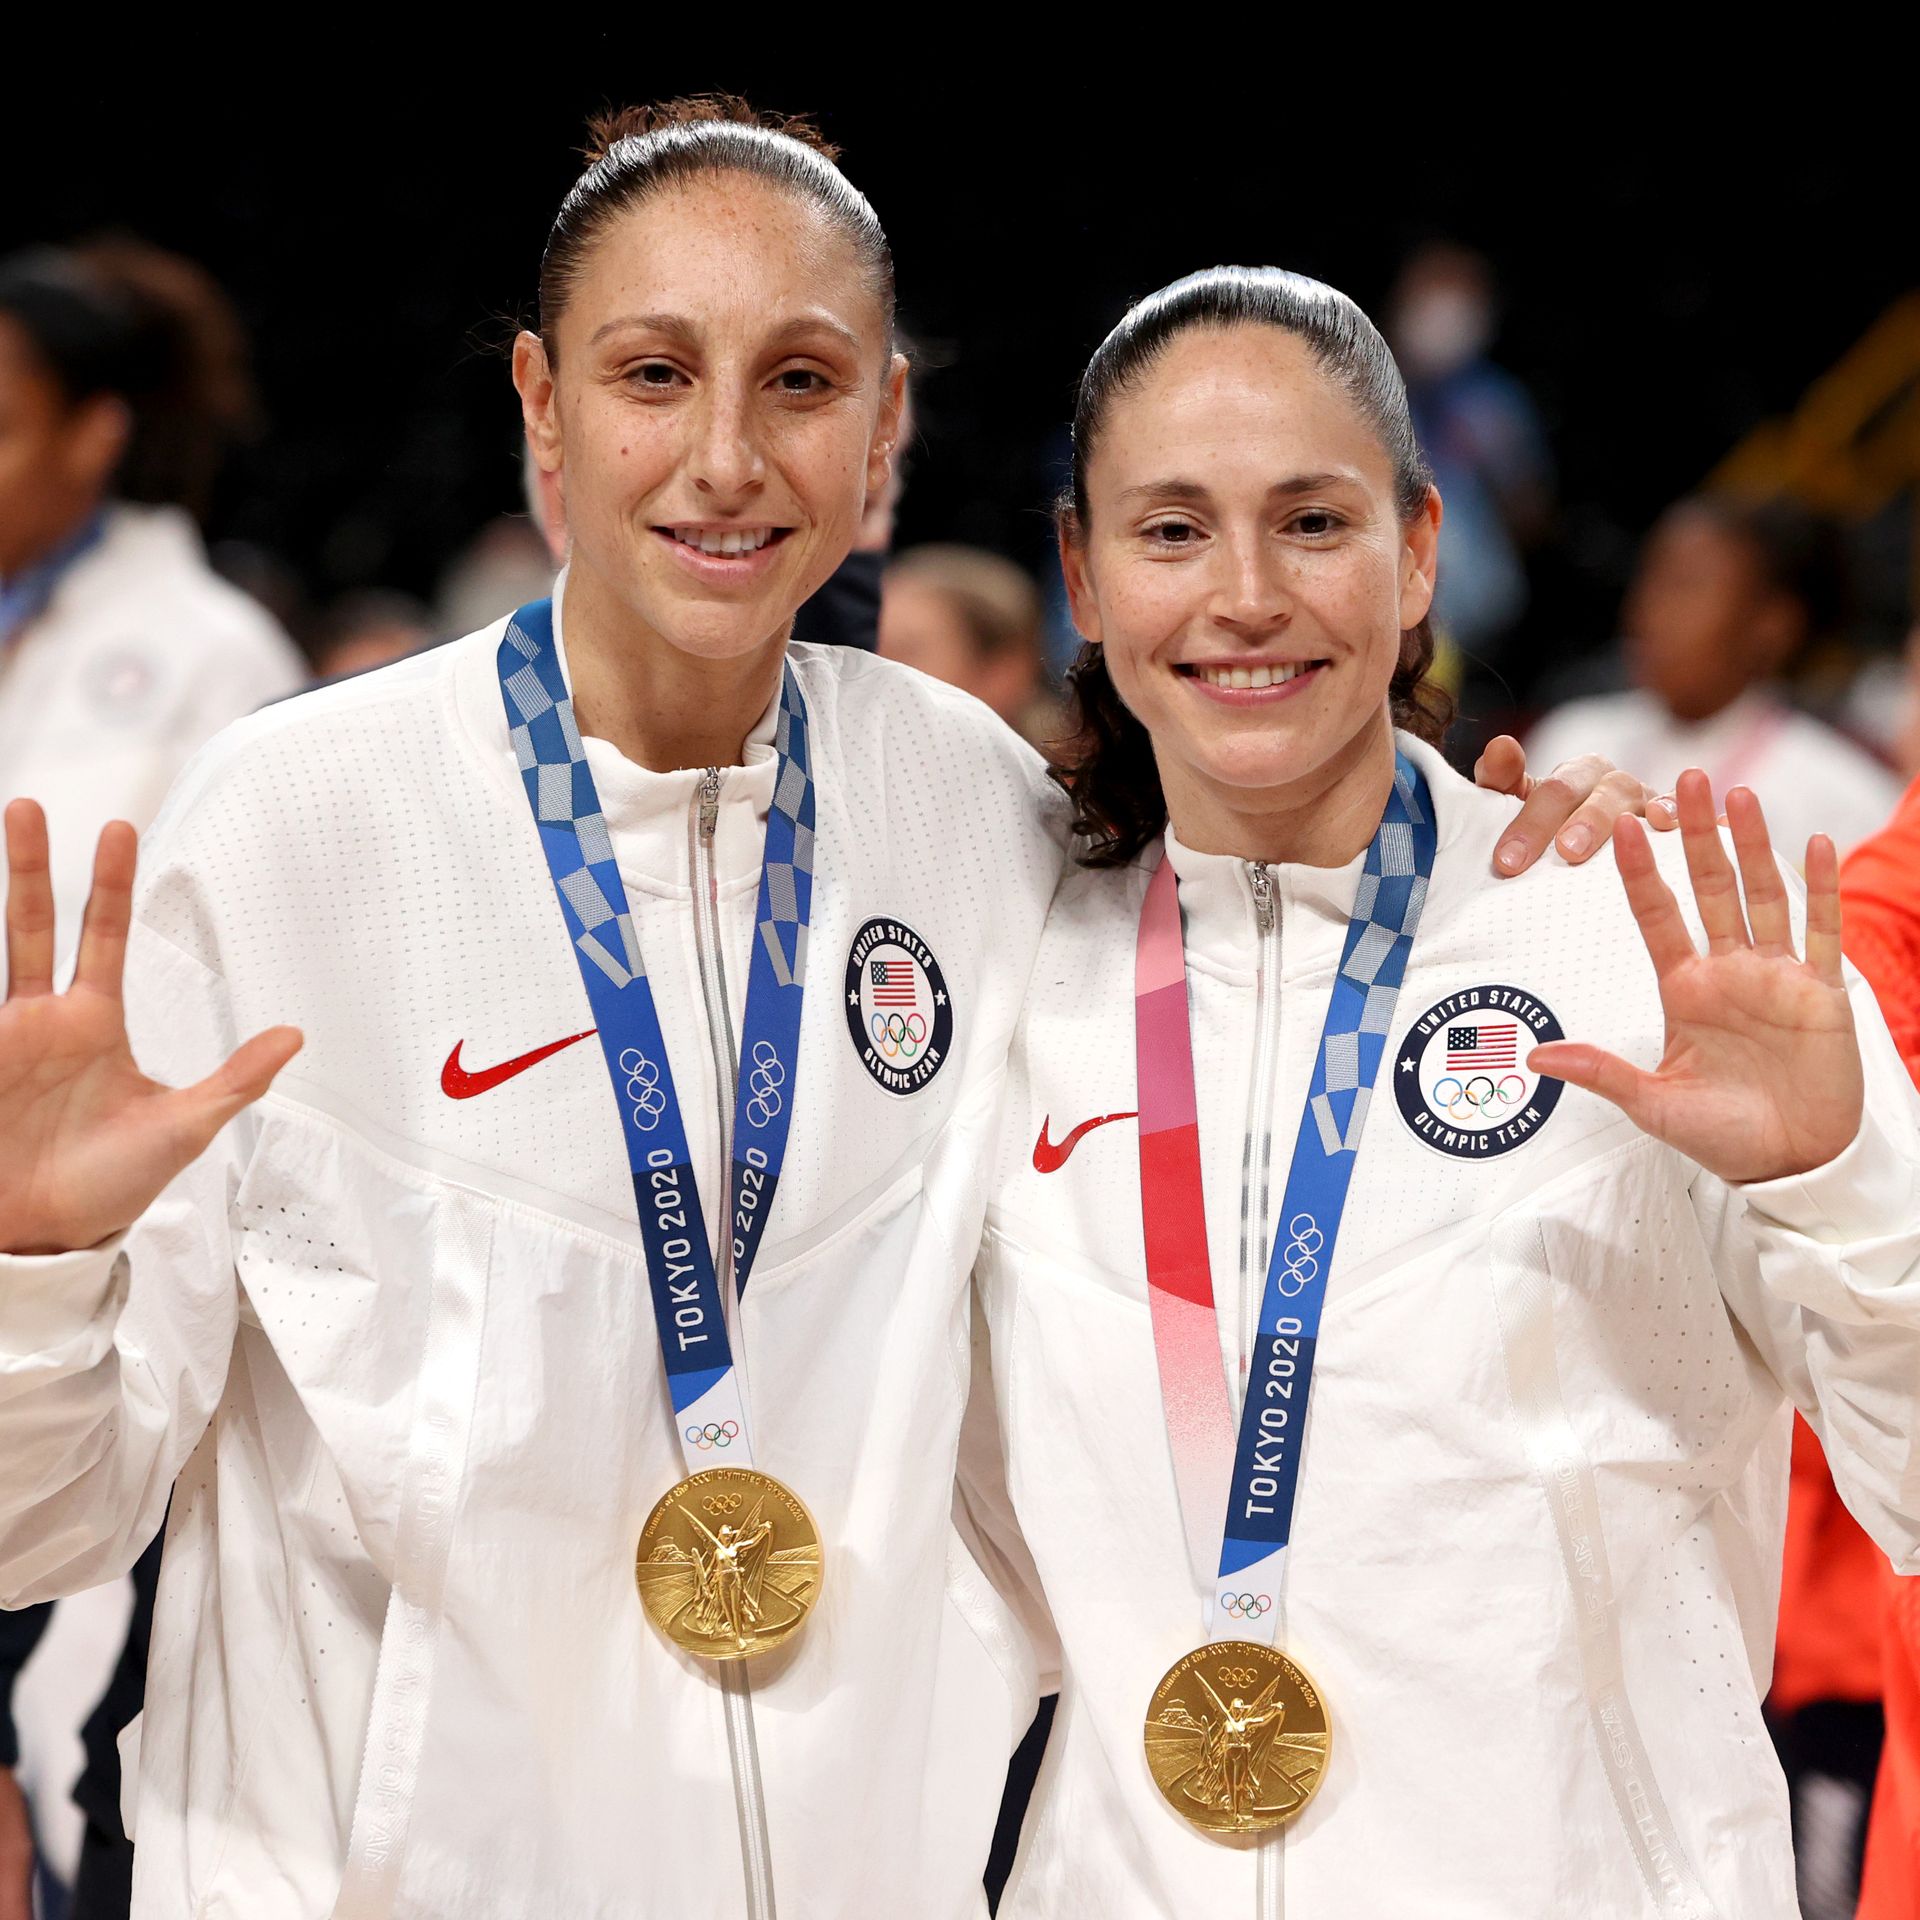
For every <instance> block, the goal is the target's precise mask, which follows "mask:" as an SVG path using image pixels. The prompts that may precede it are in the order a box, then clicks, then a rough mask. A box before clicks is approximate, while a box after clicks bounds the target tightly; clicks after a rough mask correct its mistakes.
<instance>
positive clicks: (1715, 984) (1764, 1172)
mask: <svg viewBox="0 0 1920 1920" xmlns="http://www.w3.org/2000/svg"><path fill="white" fill-rule="evenodd" d="M1677 801H1678V808H1679V814H1680V831H1681V835H1682V838H1683V839H1684V841H1685V844H1686V856H1687V871H1688V874H1689V876H1690V877H1691V879H1692V882H1693V897H1694V902H1695V904H1696V906H1697V907H1698V909H1699V913H1700V921H1701V925H1702V927H1703V928H1704V929H1705V932H1706V936H1707V950H1706V952H1704V953H1702V952H1700V951H1699V950H1698V949H1697V948H1696V947H1695V946H1694V943H1693V938H1692V936H1691V935H1690V934H1689V933H1688V931H1687V927H1686V923H1685V922H1684V921H1683V920H1682V918H1681V916H1680V908H1679V903H1678V902H1677V901H1676V900H1675V899H1674V896H1673V893H1672V891H1671V889H1669V888H1668V886H1667V884H1666V882H1665V881H1664V880H1662V879H1661V877H1660V874H1659V870H1658V868H1657V867H1656V866H1655V864H1654V859H1653V852H1652V849H1651V848H1650V847H1649V846H1648V844H1647V838H1646V834H1645V832H1644V830H1643V829H1642V828H1641V827H1640V825H1639V823H1638V822H1637V821H1634V820H1623V821H1622V822H1621V823H1620V827H1619V830H1618V831H1617V833H1616V835H1615V842H1614V844H1615V858H1616V860H1617V862H1618V864H1619V868H1620V878H1621V880H1622V882H1623V883H1624V884H1625V886H1626V890H1627V899H1628V902H1629V904H1630V905H1631V906H1632V908H1633V914H1634V918H1635V919H1636V920H1637V921H1638V922H1639V925H1640V934H1641V938H1642V939H1643V940H1644V941H1645V942H1646V947H1647V953H1648V955H1649V957H1650V958H1651V959H1652V961H1653V967H1654V972H1655V974H1656V975H1657V976H1658V979H1659V982H1660V1006H1661V1011H1662V1012H1663V1013H1664V1014H1665V1016H1666V1027H1667V1035H1666V1046H1665V1048H1664V1050H1663V1051H1662V1053H1661V1056H1660V1064H1659V1065H1658V1066H1657V1067H1656V1068H1654V1070H1653V1071H1652V1072H1650V1073H1649V1072H1647V1071H1645V1070H1644V1069H1642V1068H1639V1067H1635V1066H1632V1065H1630V1064H1629V1063H1628V1062H1627V1061H1625V1060H1622V1059H1620V1058H1619V1057H1618V1056H1617V1055H1615V1054H1611V1053H1607V1052H1605V1051H1603V1050H1602V1049H1601V1048H1599V1047H1596V1046H1593V1045H1590V1044H1588V1043H1587V1042H1584V1041H1569V1040H1557V1041H1554V1042H1552V1043H1550V1044H1548V1045H1546V1046H1541V1047H1536V1048H1535V1049H1534V1050H1533V1053H1532V1055H1531V1057H1530V1059H1529V1062H1528V1064H1529V1065H1530V1066H1531V1067H1532V1068H1533V1069H1534V1070H1535V1071H1536V1072H1539V1073H1549V1074H1553V1075H1555V1076H1556V1077H1558V1078H1559V1079H1562V1080H1566V1081H1570V1082H1571V1083H1572V1084H1573V1085H1574V1086H1577V1087H1585V1088H1587V1089H1588V1090H1589V1091H1590V1092H1593V1093H1597V1094H1599V1095H1601V1096H1602V1097H1603V1098H1604V1099H1608V1100H1611V1101H1612V1102H1613V1103H1614V1104H1615V1105H1616V1106H1618V1107H1619V1108H1620V1109H1621V1111H1622V1112H1623V1113H1625V1114H1626V1115H1627V1116H1628V1117H1629V1118H1630V1119H1631V1120H1633V1121H1634V1123H1635V1124H1636V1125H1638V1126H1639V1127H1641V1128H1642V1129H1644V1130H1645V1131H1646V1132H1648V1133H1650V1134H1652V1135H1654V1136H1655V1137H1656V1138H1657V1139H1660V1140H1664V1141H1666V1142H1667V1144H1668V1145H1669V1146H1672V1147H1676V1148H1678V1149H1679V1151H1680V1152H1682V1153H1684V1154H1686V1155H1687V1157H1688V1158H1689V1159H1691V1160H1695V1161H1697V1162H1698V1163H1699V1164H1700V1165H1701V1166H1703V1167H1705V1168H1706V1169H1707V1170H1708V1171H1709V1172H1710V1173H1716V1174H1718V1175H1720V1177H1721V1178H1722V1179H1725V1180H1732V1181H1755V1180H1775V1179H1780V1178H1782V1177H1784V1176H1786V1175H1788V1174H1796V1173H1806V1172H1808V1171H1810V1170H1811V1169H1812V1168H1814V1167H1818V1166H1822V1165H1824V1164H1825V1163H1826V1162H1827V1161H1829V1160H1831V1159H1833V1158H1834V1157H1835V1156H1836V1155H1838V1154H1839V1153H1841V1152H1843V1151H1844V1150H1845V1149H1846V1147H1847V1145H1848V1143H1849V1142H1850V1141H1851V1140H1852V1139H1853V1137H1854V1135H1855V1134H1856V1133H1857V1132H1858V1131H1859V1128H1860V1116H1861V1111H1862V1107H1863V1103H1864V1099H1865V1092H1864V1080H1863V1075H1862V1070H1861V1063H1860V1046H1859V1041H1858V1038H1857V1037H1856V1035H1855V1033H1854V1027H1853V1010H1852V1008H1851V1006H1850V1005H1849V1004H1848V1000H1847V992H1846V987H1845V984H1844V982H1843V979H1842V975H1841V970H1840V875H1839V862H1838V859H1837V858H1836V856H1835V854H1834V849H1833V843H1832V841H1830V840H1828V839H1827V838H1826V837H1825V836H1824V835H1822V836H1819V837H1817V838H1815V839H1814V840H1813V841H1812V842H1810V843H1809V845H1808V847H1807V951H1806V956H1805V958H1804V959H1803V958H1801V957H1800V956H1799V955H1798V954H1796V952H1795V951H1794V945H1793V928H1792V924H1791V921H1790V917H1789V912H1788V902H1787V890H1786V887H1785V885H1784V883H1783V882H1782V880H1781V878H1780V869H1779V867H1778V866H1777V865H1776V864H1775V862H1774V858H1773V849H1772V847H1771V846H1770V844H1769V843H1768V839H1767V827H1766V821H1765V819H1764V817H1763V816H1762V814H1761V811H1760V803H1759V801H1758V800H1757V799H1756V798H1755V797H1754V796H1753V794H1752V793H1750V792H1749V791H1748V790H1747V789H1746V788H1744V787H1736V788H1735V789H1734V790H1733V792H1732V793H1730V794H1729V795H1728V796H1727V817H1728V821H1729V824H1730V825H1731V826H1732V829H1733V844H1734V853H1735V855H1736V857H1737V858H1738V861H1739V872H1738V875H1737V876H1736V874H1735V871H1734V864H1733V862H1732V861H1730V860H1729V859H1728V858H1727V853H1726V848H1725V847H1724V846H1723V844H1722V843H1721V839H1720V834H1719V831H1718V829H1717V827H1716V825H1715V821H1714V811H1713V797H1712V791H1711V788H1710V787H1709V785H1708V781H1707V777H1706V775H1705V774H1703V773H1700V772H1697V771H1695V772H1690V773H1687V774H1685V775H1683V776H1682V778H1681V781H1680V785H1679V789H1678V793H1677ZM1743 889H1744V893H1745V900H1744V905H1743V902H1742V892H1743Z"/></svg>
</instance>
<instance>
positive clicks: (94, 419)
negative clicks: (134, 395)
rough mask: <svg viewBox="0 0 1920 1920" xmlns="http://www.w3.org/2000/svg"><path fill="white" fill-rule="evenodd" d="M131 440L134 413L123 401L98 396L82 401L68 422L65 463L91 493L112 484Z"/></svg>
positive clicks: (101, 490)
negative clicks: (66, 462)
mask: <svg viewBox="0 0 1920 1920" xmlns="http://www.w3.org/2000/svg"><path fill="white" fill-rule="evenodd" d="M132 438H133V414H132V411H131V410H130V409H129V408H128V406H127V403H126V402H125V401H124V400H119V399H116V398H114V397H113V396H112V395H111V394H99V395H96V396H95V397H94V398H93V399H91V400H85V401H82V402H81V404H80V405H79V406H78V407H77V408H75V409H74V412H73V416H72V418H71V420H70V421H69V422H68V426H67V434H66V445H67V461H68V465H69V469H70V471H71V472H72V474H73V477H74V479H75V480H76V481H77V482H78V483H79V484H80V485H81V486H82V487H84V488H85V489H86V491H87V492H88V493H90V494H104V493H105V492H106V491H107V490H108V488H109V487H111V486H112V484H113V476H114V474H115V473H116V472H117V471H118V470H119V467H120V462H121V461H122V460H124V459H125V458H126V454H127V442H128V441H129V440H131V439H132Z"/></svg>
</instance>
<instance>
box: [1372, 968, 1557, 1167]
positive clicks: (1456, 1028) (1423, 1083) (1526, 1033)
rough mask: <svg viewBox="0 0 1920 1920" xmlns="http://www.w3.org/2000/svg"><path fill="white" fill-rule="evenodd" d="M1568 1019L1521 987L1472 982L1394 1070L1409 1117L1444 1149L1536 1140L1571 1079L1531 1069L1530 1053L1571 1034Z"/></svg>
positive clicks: (1413, 1030) (1477, 1149) (1466, 1156)
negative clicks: (1566, 1030) (1566, 1025)
mask: <svg viewBox="0 0 1920 1920" xmlns="http://www.w3.org/2000/svg"><path fill="white" fill-rule="evenodd" d="M1565 1038H1566V1035H1565V1034H1564V1033H1563V1032H1562V1031H1561V1028H1560V1022H1559V1021H1558V1020H1556V1019H1555V1018H1554V1016H1553V1014H1552V1013H1551V1012H1549V1011H1548V1009H1547V1008H1546V1007H1544V1006H1542V1005H1541V1004H1540V1002H1539V1001H1538V1000H1536V999H1535V998H1534V997H1533V995H1532V994H1530V993H1523V992H1522V991H1521V990H1520V989H1519V988H1518V987H1467V988H1464V989H1463V990H1462V991H1460V992H1459V993H1450V994H1448V995H1447V997H1446V998H1445V999H1444V1000H1438V1001H1435V1002H1434V1004H1433V1005H1432V1006H1430V1007H1429V1008H1428V1009H1427V1010H1426V1012H1425V1013H1423V1014H1422V1015H1421V1016H1420V1018H1419V1019H1418V1020H1416V1021H1415V1022H1414V1023H1413V1025H1412V1026H1410V1027H1409V1028H1408V1029H1407V1030H1406V1032H1405V1033H1403V1034H1402V1035H1401V1036H1400V1045H1399V1046H1398V1048H1396V1049H1395V1051H1394V1053H1393V1055H1392V1057H1391V1061H1390V1070H1391V1072H1392V1074H1393V1091H1394V1097H1395V1098H1396V1099H1397V1100H1398V1101H1399V1103H1400V1113H1401V1117H1402V1118H1403V1119H1404V1120H1405V1121H1406V1123H1407V1125H1408V1126H1410V1127H1411V1128H1412V1129H1413V1130H1414V1132H1415V1134H1416V1135H1418V1136H1419V1138H1420V1139H1421V1140H1423V1141H1425V1142H1426V1144H1427V1145H1428V1146H1430V1147H1432V1148H1434V1149H1435V1151H1437V1152H1439V1153H1448V1154H1452V1155H1454V1156H1455V1157H1456V1158H1457V1159H1462V1160H1478V1159H1491V1158H1492V1157H1493V1156H1494V1155H1496V1154H1502V1153H1511V1152H1512V1151H1513V1150H1514V1148H1515V1147H1517V1146H1520V1145H1521V1144H1523V1143H1524V1142H1525V1141H1528V1140H1531V1139H1532V1138H1533V1136H1534V1135H1535V1134H1536V1133H1538V1132H1539V1130H1540V1129H1541V1127H1543V1126H1544V1125H1545V1124H1546V1120H1547V1116H1548V1115H1549V1114H1550V1113H1552V1111H1553V1110H1554V1108H1555V1106H1557V1105H1558V1104H1559V1100H1560V1092H1561V1089H1562V1087H1564V1086H1565V1084H1566V1083H1565V1082H1564V1081H1562V1080H1549V1079H1546V1078H1544V1077H1543V1076H1541V1075H1540V1074H1537V1073H1529V1072H1528V1071H1527V1054H1528V1052H1529V1051H1530V1050H1531V1049H1532V1048H1534V1047H1537V1046H1542V1045H1544V1044H1545V1043H1546V1042H1547V1041H1549V1040H1564V1039H1565Z"/></svg>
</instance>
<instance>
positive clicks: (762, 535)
mask: <svg viewBox="0 0 1920 1920" xmlns="http://www.w3.org/2000/svg"><path fill="white" fill-rule="evenodd" d="M792 531H793V529H792V528H791V527H655V528H654V532H655V533H658V534H663V535H665V537H666V538H667V539H669V540H672V541H674V542H675V543H676V544H678V545H680V546H683V547H691V548H692V549H693V550H694V552H695V553H703V554H705V555H706V556H707V557H708V558H709V559H713V560H732V559H737V558H738V557H739V556H740V555H741V554H747V553H758V552H759V551H760V549H761V548H762V547H767V546H772V545H774V544H775V543H776V542H778V541H781V540H784V539H785V538H786V537H787V535H788V534H790V533H791V532H792Z"/></svg>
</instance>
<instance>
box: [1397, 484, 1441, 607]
mask: <svg viewBox="0 0 1920 1920" xmlns="http://www.w3.org/2000/svg"><path fill="white" fill-rule="evenodd" d="M1440 517H1441V507H1440V489H1439V488H1438V487H1429V488H1428V489H1427V497H1426V499H1425V500H1423V501H1422V502H1421V503H1420V505H1419V507H1418V508H1416V509H1415V511H1414V516H1413V518H1412V519H1411V520H1409V521H1408V522H1407V524H1406V529H1405V546H1404V548H1403V549H1402V552H1401V556H1400V631H1401V632H1402V633H1405V632H1407V631H1408V629H1409V628H1412V627H1417V626H1418V625H1419V624H1420V622H1421V621H1422V620H1424V619H1425V618H1426V617H1427V615H1428V614H1429V613H1431V612H1432V611H1433V593H1434V586H1435V584H1436V582H1437V581H1438V580H1439V577H1440Z"/></svg>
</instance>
